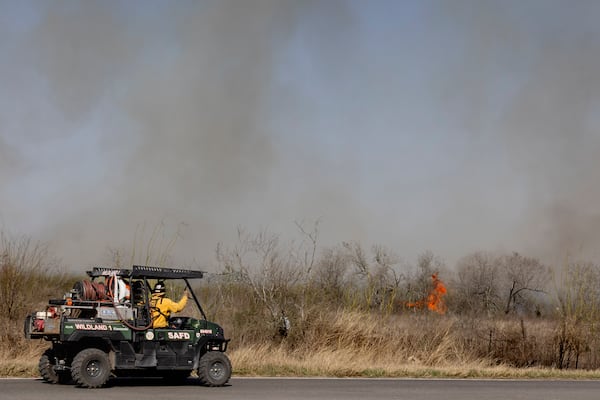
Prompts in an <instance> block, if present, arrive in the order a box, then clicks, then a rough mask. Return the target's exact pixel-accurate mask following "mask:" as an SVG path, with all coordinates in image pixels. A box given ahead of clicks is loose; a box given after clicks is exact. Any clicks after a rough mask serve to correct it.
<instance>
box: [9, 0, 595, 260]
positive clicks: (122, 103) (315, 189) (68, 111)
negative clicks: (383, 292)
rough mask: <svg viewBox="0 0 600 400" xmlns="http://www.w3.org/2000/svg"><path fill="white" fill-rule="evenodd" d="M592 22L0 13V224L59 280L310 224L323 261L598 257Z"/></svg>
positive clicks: (142, 10) (563, 9)
mask: <svg viewBox="0 0 600 400" xmlns="http://www.w3.org/2000/svg"><path fill="white" fill-rule="evenodd" d="M598 21H600V2H599V1H594V0H590V1H583V0H574V1H566V0H564V1H552V0H540V1H533V0H518V1H504V0H503V1H499V0H498V1H484V0H473V1H459V0H439V1H423V0H415V1H334V0H328V1H317V0H314V1H311V0H307V1H284V0H237V1H227V0H216V1H176V2H173V1H148V0H144V1H94V2H92V1H87V2H77V1H41V0H40V1H16V0H15V1H4V0H0V88H1V90H2V91H1V93H2V95H1V96H0V228H2V230H3V231H5V232H8V233H10V234H13V235H27V236H31V237H32V238H34V239H35V240H40V241H44V242H49V244H50V245H51V248H52V249H53V250H54V252H55V253H56V255H57V256H58V257H59V258H61V259H62V260H63V263H64V264H65V265H67V266H69V267H71V268H73V269H79V268H80V267H81V266H85V267H87V266H90V265H93V264H98V263H104V262H106V261H107V260H108V259H109V251H108V250H107V249H109V248H112V249H122V250H123V252H124V254H125V253H127V252H131V251H132V249H133V248H135V249H136V252H137V253H141V249H140V247H142V246H141V244H140V243H141V242H144V241H145V240H146V239H145V238H147V237H149V236H150V235H151V232H152V230H153V229H154V228H155V227H156V226H158V224H160V223H161V222H162V223H164V229H162V231H161V232H162V233H161V235H164V237H165V238H166V240H168V239H169V238H170V237H172V236H173V235H174V234H175V232H176V231H178V230H179V232H180V233H181V236H182V237H181V238H180V239H179V240H178V241H177V243H176V245H175V247H174V249H173V262H174V263H177V264H179V265H196V264H199V265H207V264H208V265H210V264H211V262H212V260H213V259H214V249H215V247H216V245H217V243H218V242H223V243H225V244H228V243H233V241H234V239H235V236H236V230H237V228H238V227H244V228H245V229H246V230H248V231H251V232H255V231H258V230H260V229H262V228H268V229H270V230H271V231H272V232H275V233H278V234H281V235H282V236H283V237H291V236H294V235H295V233H296V231H297V229H296V226H295V224H294V222H295V221H305V222H306V223H307V224H310V221H314V220H316V219H320V221H321V222H320V241H321V242H320V243H321V245H323V246H328V245H333V244H337V243H340V242H342V241H358V242H361V243H362V244H363V245H364V246H365V247H367V248H368V247H370V246H371V245H373V244H379V245H384V246H387V247H389V248H390V249H392V250H393V251H394V252H396V253H397V254H398V255H400V256H401V257H403V258H404V259H406V260H409V261H410V260H414V259H415V258H416V256H417V255H418V254H419V253H421V252H423V251H424V250H431V251H433V252H434V253H435V254H436V255H438V256H440V257H442V258H443V259H445V260H446V261H447V262H448V263H450V264H452V263H454V262H455V261H456V260H457V259H458V258H459V257H461V256H464V255H466V254H467V253H469V252H472V251H478V250H486V251H520V252H523V253H526V254H527V255H532V256H538V257H543V258H544V259H546V260H556V259H560V258H561V257H563V256H564V255H565V254H566V253H567V252H569V253H571V254H575V255H577V256H585V257H594V258H599V256H600V246H599V244H600V186H599V185H600V179H599V177H600V169H599V166H600V162H599V161H598V156H597V155H598V154H599V150H600V129H599V127H600V112H598V111H600V24H599V23H598ZM136 235H137V236H136ZM136 237H137V243H136ZM138 261H139V260H138Z"/></svg>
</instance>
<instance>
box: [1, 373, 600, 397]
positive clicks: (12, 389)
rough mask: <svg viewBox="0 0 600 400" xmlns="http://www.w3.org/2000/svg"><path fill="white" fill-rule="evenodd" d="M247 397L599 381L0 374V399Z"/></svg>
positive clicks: (556, 388) (598, 384)
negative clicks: (84, 380)
mask: <svg viewBox="0 0 600 400" xmlns="http://www.w3.org/2000/svg"><path fill="white" fill-rule="evenodd" d="M87 398H95V399H102V400H113V399H114V400H116V399H118V400H128V399H131V400H142V399H174V400H185V399H195V400H198V399H210V400H225V399H244V400H246V399H247V400H253V399H257V400H259V399H260V400H273V399H281V400H288V399H289V400H295V399H298V400H300V399H302V400H306V399H314V400H334V399H343V400H359V399H360V400H366V399H411V400H419V399H427V400H471V399H473V400H475V399H477V400H481V399H490V400H495V399H502V400H517V399H527V400H536V399H540V400H541V399H543V400H558V399H561V400H562V399H564V400H588V399H589V400H592V399H593V400H597V399H600V381H544V380H450V379H448V380H446V379H311V378H298V379H296V378H281V379H280V378H233V379H232V380H231V384H230V385H228V386H226V387H221V388H206V387H202V386H199V385H197V384H196V383H195V382H194V381H193V380H189V381H188V382H186V383H185V384H184V385H181V386H169V385H165V384H164V383H163V382H162V381H161V380H158V379H155V380H152V379H115V380H111V381H109V386H108V387H106V388H102V389H81V388H77V387H75V386H71V385H50V384H46V383H44V382H43V381H41V380H39V379H0V399H2V400H12V399H18V400H29V399H31V400H40V399H55V400H67V399H87Z"/></svg>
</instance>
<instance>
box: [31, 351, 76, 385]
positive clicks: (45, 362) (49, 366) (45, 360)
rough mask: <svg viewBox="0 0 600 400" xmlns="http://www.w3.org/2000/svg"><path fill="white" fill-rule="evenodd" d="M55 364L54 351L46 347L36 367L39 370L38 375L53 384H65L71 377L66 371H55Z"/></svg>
mask: <svg viewBox="0 0 600 400" xmlns="http://www.w3.org/2000/svg"><path fill="white" fill-rule="evenodd" d="M55 365H56V359H55V356H54V351H52V349H47V350H46V351H45V352H44V354H42V356H41V357H40V362H39V363H38V369H39V371H40V375H41V376H42V379H43V380H44V381H46V382H48V383H53V384H57V383H60V384H65V383H68V382H69V380H70V379H71V377H70V376H69V373H68V372H67V371H56V370H55V369H54V366H55Z"/></svg>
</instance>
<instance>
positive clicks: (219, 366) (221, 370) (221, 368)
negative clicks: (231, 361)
mask: <svg viewBox="0 0 600 400" xmlns="http://www.w3.org/2000/svg"><path fill="white" fill-rule="evenodd" d="M208 374H209V375H210V377H211V378H212V379H214V380H219V379H221V378H223V376H224V375H225V365H223V363H222V362H221V361H215V362H213V363H212V364H210V368H209V369H208Z"/></svg>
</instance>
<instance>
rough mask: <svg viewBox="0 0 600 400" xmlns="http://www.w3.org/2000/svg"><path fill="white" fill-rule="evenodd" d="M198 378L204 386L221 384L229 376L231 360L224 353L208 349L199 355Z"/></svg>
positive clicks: (225, 381) (224, 382) (227, 379)
mask: <svg viewBox="0 0 600 400" xmlns="http://www.w3.org/2000/svg"><path fill="white" fill-rule="evenodd" d="M198 378H199V379H200V382H202V384H203V385H205V386H223V385H225V384H226V383H227V381H229V378H231V362H230V361H229V358H228V357H227V355H226V354H225V353H222V352H220V351H209V352H208V353H206V354H204V355H203V356H202V357H200V363H199V365H198Z"/></svg>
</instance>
